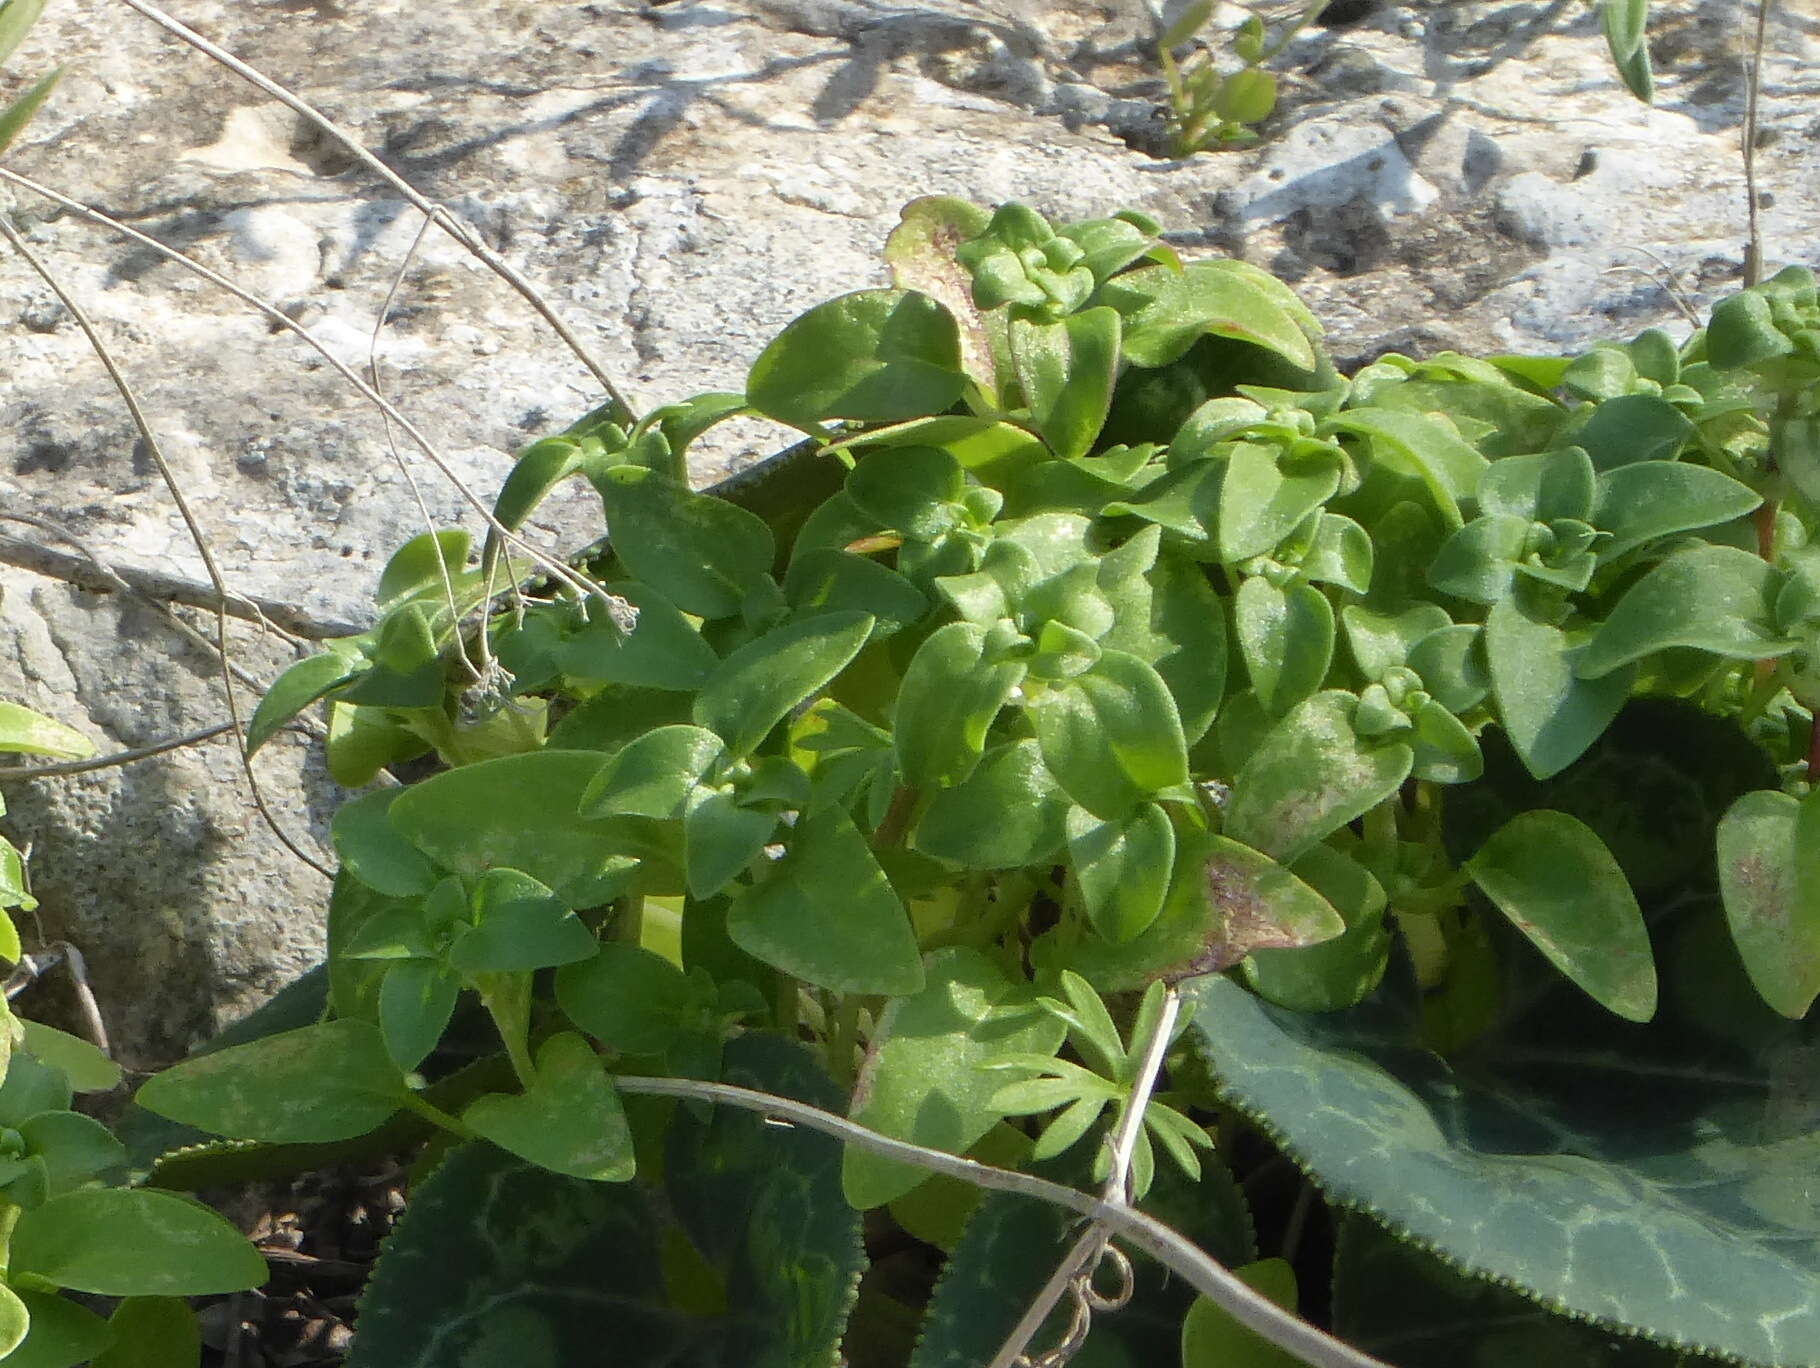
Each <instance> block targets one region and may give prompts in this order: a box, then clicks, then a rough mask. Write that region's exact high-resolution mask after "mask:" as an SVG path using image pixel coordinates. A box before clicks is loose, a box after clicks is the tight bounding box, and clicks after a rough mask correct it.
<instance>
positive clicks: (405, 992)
mask: <svg viewBox="0 0 1820 1368" xmlns="http://www.w3.org/2000/svg"><path fill="white" fill-rule="evenodd" d="M460 996H461V979H460V978H459V977H457V976H456V975H454V974H452V973H450V972H449V971H448V970H447V969H445V968H443V966H442V965H440V964H438V963H436V962H435V961H433V960H428V959H408V960H400V961H398V962H397V963H395V964H392V965H390V966H389V967H388V968H387V969H386V971H385V979H384V980H383V981H382V982H381V984H380V985H379V1029H380V1031H381V1032H382V1033H384V1035H385V1047H386V1053H387V1054H389V1055H390V1056H391V1058H392V1063H393V1064H395V1065H397V1066H398V1069H399V1071H400V1072H406V1073H408V1072H409V1071H410V1070H412V1069H415V1068H416V1067H417V1066H418V1065H419V1064H421V1063H423V1061H424V1060H425V1059H426V1058H428V1057H429V1053H430V1051H431V1050H433V1049H435V1048H436V1043H437V1042H438V1041H439V1040H441V1039H442V1033H443V1032H444V1031H446V1030H447V1029H448V1028H449V1020H450V1018H452V1017H453V1016H454V1015H455V1003H456V1001H457V999H459V998H460Z"/></svg>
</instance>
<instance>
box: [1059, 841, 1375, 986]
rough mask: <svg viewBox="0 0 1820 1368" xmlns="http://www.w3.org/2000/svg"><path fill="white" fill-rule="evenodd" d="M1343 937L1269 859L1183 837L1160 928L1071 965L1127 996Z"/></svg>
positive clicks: (1322, 904)
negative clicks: (1266, 953) (1260, 955)
mask: <svg viewBox="0 0 1820 1368" xmlns="http://www.w3.org/2000/svg"><path fill="white" fill-rule="evenodd" d="M1345 929H1346V923H1345V921H1344V920H1343V919H1342V918H1341V916H1340V914H1339V913H1338V912H1336V911H1335V910H1334V909H1333V907H1332V906H1331V905H1330V904H1329V903H1328V901H1327V900H1326V898H1324V897H1322V896H1321V894H1319V893H1318V892H1316V891H1315V890H1314V889H1313V888H1312V887H1310V886H1309V885H1308V884H1306V883H1304V882H1303V881H1302V880H1301V879H1299V878H1297V877H1296V876H1295V875H1294V874H1292V873H1291V872H1290V871H1289V870H1288V869H1286V868H1284V867H1283V866H1282V865H1281V864H1278V863H1277V862H1276V861H1275V860H1273V859H1271V858H1270V857H1269V856H1267V855H1262V854H1260V853H1259V852H1257V851H1256V850H1253V849H1252V848H1251V847H1249V846H1244V845H1240V844H1239V843H1238V842H1237V841H1233V840H1228V839H1227V838H1225V837H1223V836H1212V835H1207V834H1205V833H1189V832H1183V833H1181V834H1180V835H1179V836H1178V837H1177V852H1176V866H1175V875H1174V878H1173V879H1172V880H1171V882H1170V886H1169V896H1168V898H1167V900H1166V901H1165V902H1164V904H1163V910H1162V912H1161V913H1160V914H1159V915H1158V916H1157V918H1156V920H1155V921H1153V922H1152V923H1151V924H1150V926H1149V927H1148V928H1147V929H1146V930H1145V931H1144V932H1143V933H1142V934H1140V935H1138V936H1136V937H1134V938H1133V939H1131V940H1129V941H1126V942H1124V943H1123V944H1120V945H1114V944H1112V943H1110V942H1103V941H1098V940H1093V941H1085V942H1083V943H1081V944H1079V945H1077V946H1075V947H1074V949H1073V950H1072V951H1071V952H1070V955H1069V959H1068V961H1067V963H1068V964H1069V965H1070V966H1071V967H1072V968H1074V969H1075V970H1076V971H1077V972H1078V973H1079V974H1080V975H1081V976H1082V977H1083V978H1085V979H1086V980H1087V981H1088V982H1089V983H1091V984H1092V985H1093V986H1094V987H1095V988H1098V989H1100V990H1101V991H1103V992H1124V991H1126V990H1128V989H1135V988H1142V987H1146V986H1148V985H1149V984H1150V983H1151V982H1153V981H1155V980H1157V979H1163V980H1164V981H1166V982H1178V981H1180V980H1182V979H1186V978H1193V977H1195V976H1197V975H1200V974H1217V973H1223V972H1225V971H1226V970H1228V969H1230V968H1232V967H1233V966H1234V965H1237V964H1238V963H1240V962H1241V961H1242V960H1244V958H1245V957H1246V956H1247V955H1249V954H1251V953H1252V952H1253V951H1254V950H1263V949H1289V948H1294V947H1298V946H1304V945H1316V944H1319V943H1320V942H1322V941H1327V940H1332V939H1333V938H1334V937H1336V936H1338V935H1341V934H1342V933H1343V932H1344V931H1345Z"/></svg>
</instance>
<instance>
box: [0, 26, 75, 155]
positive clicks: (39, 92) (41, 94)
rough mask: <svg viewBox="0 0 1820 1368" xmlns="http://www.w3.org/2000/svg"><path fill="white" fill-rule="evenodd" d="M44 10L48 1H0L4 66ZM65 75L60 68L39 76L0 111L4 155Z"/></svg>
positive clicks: (0, 141)
mask: <svg viewBox="0 0 1820 1368" xmlns="http://www.w3.org/2000/svg"><path fill="white" fill-rule="evenodd" d="M43 11H44V0H0V64H3V63H4V62H5V61H6V59H7V58H8V57H10V56H12V54H13V49H14V48H16V47H18V46H19V44H20V43H21V42H23V41H24V39H25V35H26V33H27V32H28V31H29V30H30V29H31V26H32V25H33V24H34V23H36V22H37V20H38V16H39V15H40V14H41V13H43ZM62 75H63V68H61V67H58V68H57V69H56V70H55V71H52V72H50V73H49V74H48V75H45V76H41V77H39V78H38V79H37V80H36V81H34V82H33V83H32V84H31V85H29V86H27V87H26V89H25V93H24V94H22V95H19V96H17V97H15V98H14V99H13V101H12V102H11V103H10V104H8V105H6V106H5V107H4V108H0V152H4V151H5V150H6V148H7V146H8V144H10V143H11V142H12V141H13V139H14V138H17V137H18V136H19V134H20V132H21V131H22V130H23V129H24V128H25V125H26V124H27V123H29V122H30V121H31V117H32V115H34V114H36V113H37V112H38V109H39V107H40V106H41V105H43V103H44V102H45V101H46V100H48V99H49V98H50V94H51V91H52V90H54V89H55V88H56V85H57V81H58V80H59V78H61V77H62Z"/></svg>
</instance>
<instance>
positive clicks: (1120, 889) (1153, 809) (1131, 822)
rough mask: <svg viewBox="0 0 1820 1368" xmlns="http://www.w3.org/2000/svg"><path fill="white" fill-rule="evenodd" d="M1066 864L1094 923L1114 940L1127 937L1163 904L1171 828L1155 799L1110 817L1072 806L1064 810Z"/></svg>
mask: <svg viewBox="0 0 1820 1368" xmlns="http://www.w3.org/2000/svg"><path fill="white" fill-rule="evenodd" d="M1068 865H1069V868H1071V869H1072V870H1073V871H1074V877H1075V879H1076V881H1077V882H1078V883H1079V885H1080V890H1081V902H1082V904H1083V905H1084V906H1085V908H1086V910H1087V920H1088V921H1089V922H1091V923H1092V925H1093V929H1094V930H1095V931H1098V932H1099V933H1100V935H1102V936H1104V937H1105V938H1106V939H1107V940H1109V941H1112V942H1114V943H1115V944H1116V943H1120V942H1124V941H1128V940H1130V939H1132V938H1133V937H1134V936H1137V935H1138V934H1140V933H1141V932H1143V931H1144V930H1145V929H1146V928H1147V927H1148V926H1149V925H1150V923H1151V922H1153V921H1155V920H1156V917H1157V913H1159V912H1161V911H1162V910H1163V898H1164V896H1165V895H1166V894H1167V893H1168V892H1169V874H1170V871H1171V869H1172V868H1173V867H1174V865H1175V828H1174V827H1173V826H1172V825H1171V824H1170V821H1169V814H1168V813H1166V812H1164V811H1163V809H1162V808H1160V807H1158V806H1157V805H1156V804H1155V803H1146V804H1144V806H1143V807H1140V808H1139V809H1138V810H1137V811H1136V812H1134V813H1132V814H1131V815H1130V816H1128V817H1122V818H1116V819H1114V820H1111V821H1102V820H1101V819H1099V818H1097V817H1095V816H1094V815H1093V814H1092V813H1090V812H1088V811H1086V810H1085V809H1084V808H1075V809H1073V810H1072V811H1071V812H1070V813H1069V815H1068Z"/></svg>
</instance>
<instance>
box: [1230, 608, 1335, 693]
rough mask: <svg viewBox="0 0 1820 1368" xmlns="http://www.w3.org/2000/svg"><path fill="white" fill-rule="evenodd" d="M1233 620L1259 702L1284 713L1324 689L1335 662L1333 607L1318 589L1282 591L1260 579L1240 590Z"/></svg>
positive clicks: (1233, 611)
mask: <svg viewBox="0 0 1820 1368" xmlns="http://www.w3.org/2000/svg"><path fill="white" fill-rule="evenodd" d="M1232 620H1233V629H1234V635H1235V636H1236V637H1237V638H1238V643H1239V653H1240V655H1241V656H1242V657H1243V658H1244V661H1245V668H1246V670H1247V671H1248V672H1249V674H1250V676H1251V687H1252V689H1253V691H1254V692H1255V693H1256V695H1257V699H1258V702H1259V703H1261V704H1263V705H1264V708H1265V710H1266V711H1268V712H1272V713H1278V714H1280V713H1285V712H1288V711H1289V709H1291V708H1292V707H1294V706H1295V705H1296V704H1297V703H1300V702H1301V701H1302V700H1303V699H1304V698H1307V697H1308V696H1309V695H1310V694H1312V693H1313V692H1314V691H1315V690H1316V689H1319V688H1320V687H1321V681H1322V680H1324V679H1325V678H1327V670H1328V667H1329V666H1330V665H1332V663H1333V605H1332V604H1331V603H1329V602H1328V601H1327V596H1326V595H1325V594H1323V593H1322V592H1321V591H1320V590H1319V589H1316V588H1314V587H1313V586H1311V585H1307V584H1292V585H1290V586H1289V587H1288V588H1287V589H1279V588H1277V586H1276V585H1274V584H1272V583H1271V582H1270V581H1269V580H1267V579H1265V578H1264V577H1263V576H1261V575H1253V576H1251V577H1250V578H1249V579H1247V580H1245V582H1244V583H1242V584H1241V585H1239V592H1238V593H1237V594H1235V595H1234V596H1233V605H1232Z"/></svg>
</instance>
